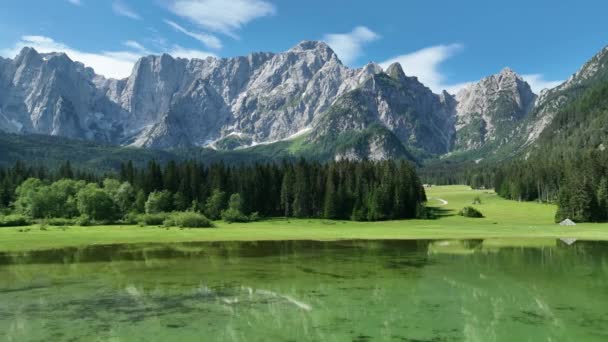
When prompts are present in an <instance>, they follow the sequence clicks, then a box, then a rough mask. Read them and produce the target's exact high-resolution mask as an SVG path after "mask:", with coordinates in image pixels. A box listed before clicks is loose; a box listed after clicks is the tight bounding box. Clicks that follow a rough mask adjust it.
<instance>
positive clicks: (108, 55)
mask: <svg viewBox="0 0 608 342" xmlns="http://www.w3.org/2000/svg"><path fill="white" fill-rule="evenodd" d="M123 44H124V45H125V46H128V47H129V48H130V49H131V50H134V51H130V50H126V51H101V52H86V51H80V50H77V49H74V48H71V47H70V46H68V45H66V44H63V43H61V42H57V41H55V40H53V39H52V38H49V37H44V36H23V37H21V40H19V41H18V42H17V43H16V44H15V45H14V46H13V47H12V48H9V49H4V50H0V55H2V56H5V57H8V58H13V57H15V56H16V55H18V54H19V52H20V51H21V49H23V48H24V47H26V46H27V47H32V48H34V49H36V50H37V51H38V52H40V53H49V52H64V53H65V54H67V55H68V56H69V57H70V58H71V59H72V60H74V61H79V62H82V63H83V64H84V65H86V66H89V67H92V68H93V69H95V72H96V73H97V74H99V75H103V76H106V77H111V78H117V79H121V78H125V77H128V76H129V75H130V74H131V71H132V69H133V65H134V64H135V62H137V60H138V59H139V58H141V57H142V56H143V55H149V54H158V53H159V52H150V51H148V50H147V49H146V48H145V47H144V46H142V45H141V44H139V43H137V42H136V41H132V40H131V41H126V42H124V43H123ZM162 52H166V53H169V54H170V55H172V56H174V57H182V58H206V57H209V56H215V55H214V54H212V53H209V52H205V51H199V50H188V49H184V48H182V47H180V46H174V47H173V48H171V49H168V50H166V51H162Z"/></svg>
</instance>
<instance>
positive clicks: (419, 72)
mask: <svg viewBox="0 0 608 342" xmlns="http://www.w3.org/2000/svg"><path fill="white" fill-rule="evenodd" d="M462 49H463V46H462V44H449V45H436V46H431V47H427V48H424V49H421V50H418V51H414V52H412V53H408V54H405V55H401V56H397V57H394V58H391V59H389V60H387V61H384V62H382V63H380V65H381V66H382V67H383V68H385V69H386V68H388V66H390V65H391V64H393V63H395V62H398V63H400V64H401V66H402V67H403V70H404V72H405V73H406V74H407V75H408V76H416V77H418V79H419V80H420V82H422V83H423V84H424V85H426V86H427V87H429V88H431V90H433V91H434V92H436V93H438V92H441V91H442V90H444V89H454V87H459V86H460V87H462V86H463V85H464V83H463V84H458V85H449V84H446V79H447V77H446V76H445V75H444V74H443V73H442V72H441V70H440V67H441V64H442V63H443V62H445V61H446V60H447V59H449V58H450V57H452V56H454V55H455V54H457V53H458V52H460V51H462Z"/></svg>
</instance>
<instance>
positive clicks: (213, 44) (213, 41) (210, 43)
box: [165, 19, 222, 49]
mask: <svg viewBox="0 0 608 342" xmlns="http://www.w3.org/2000/svg"><path fill="white" fill-rule="evenodd" d="M165 23H167V25H169V26H171V27H173V28H174V29H176V30H177V31H179V32H181V33H183V34H185V35H187V36H190V37H192V38H194V39H196V40H198V41H199V42H201V43H203V44H205V46H207V47H208V48H211V49H221V48H222V42H221V41H220V40H219V39H218V38H217V37H216V36H214V35H211V34H207V33H202V32H200V33H198V32H192V31H189V30H187V29H185V28H184V27H182V26H180V25H179V24H177V23H176V22H174V21H171V20H166V19H165Z"/></svg>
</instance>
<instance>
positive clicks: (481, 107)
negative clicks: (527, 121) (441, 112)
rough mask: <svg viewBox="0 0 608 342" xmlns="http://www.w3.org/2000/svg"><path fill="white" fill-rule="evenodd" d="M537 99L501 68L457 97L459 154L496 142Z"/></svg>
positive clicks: (513, 74) (519, 81) (520, 80)
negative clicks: (462, 151) (460, 151)
mask: <svg viewBox="0 0 608 342" xmlns="http://www.w3.org/2000/svg"><path fill="white" fill-rule="evenodd" d="M535 100H536V95H535V94H534V93H533V92H532V89H531V88H530V85H529V84H528V83H527V82H526V81H524V80H523V79H522V78H521V76H519V75H518V74H517V73H516V72H515V71H513V70H512V69H511V68H504V69H503V70H501V71H500V72H499V73H498V74H495V75H491V76H488V77H485V78H483V79H481V80H480V81H479V82H477V83H473V84H471V85H469V86H467V87H465V88H463V89H461V90H460V91H459V92H458V94H456V101H457V105H456V116H457V124H456V130H457V135H456V136H457V139H456V143H455V145H456V146H455V147H456V149H458V150H465V151H466V150H473V149H478V148H481V147H482V146H484V145H485V144H486V143H491V142H497V141H500V140H501V139H502V138H503V135H504V134H506V133H507V132H509V131H510V130H512V129H513V127H514V125H515V124H517V123H518V122H519V121H520V120H522V119H523V118H524V117H525V116H526V115H527V114H528V113H529V112H530V111H531V110H532V108H533V106H534V102H535Z"/></svg>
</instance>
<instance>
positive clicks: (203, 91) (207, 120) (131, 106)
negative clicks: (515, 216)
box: [0, 41, 608, 160]
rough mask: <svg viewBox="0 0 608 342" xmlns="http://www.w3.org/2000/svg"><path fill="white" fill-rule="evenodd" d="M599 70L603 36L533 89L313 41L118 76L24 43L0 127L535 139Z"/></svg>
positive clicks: (368, 143) (145, 134)
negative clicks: (467, 79)
mask: <svg viewBox="0 0 608 342" xmlns="http://www.w3.org/2000/svg"><path fill="white" fill-rule="evenodd" d="M601 79H608V48H605V49H604V50H602V51H601V52H600V53H599V54H598V55H596V56H595V57H594V58H593V59H592V60H590V61H589V62H588V63H587V64H585V66H584V67H583V68H582V69H581V70H580V71H578V72H577V73H576V74H575V75H573V76H572V77H571V79H569V80H568V81H567V82H565V83H564V84H562V85H560V86H559V87H557V88H555V89H552V90H549V91H546V92H543V93H542V94H541V95H540V96H538V97H537V96H536V95H535V94H534V93H533V92H532V91H531V89H530V87H529V85H528V84H527V83H526V82H525V81H524V80H523V79H522V78H521V77H520V76H518V75H517V74H516V73H514V72H513V71H512V70H510V69H504V70H503V71H501V72H500V73H499V74H496V75H492V76H490V77H487V78H484V79H482V80H481V81H479V82H478V83H475V84H472V85H470V86H468V87H466V88H465V89H463V90H462V91H460V92H459V93H458V94H457V95H456V96H452V95H450V94H448V93H446V92H443V93H441V94H434V93H433V92H432V91H431V90H430V89H428V88H427V87H425V86H424V85H423V84H422V83H420V82H419V81H418V79H417V78H415V77H408V76H406V75H405V74H404V72H403V69H402V68H401V66H400V65H399V64H393V65H391V66H390V67H389V68H388V69H387V70H382V68H381V67H380V66H378V65H377V64H374V63H370V64H368V65H366V66H364V67H363V68H360V69H350V68H348V67H345V66H344V65H343V64H342V63H341V62H340V60H339V59H338V57H337V56H336V54H335V53H334V52H333V51H332V50H331V49H330V48H329V47H328V46H327V45H326V44H324V43H322V42H310V41H305V42H302V43H300V44H298V45H297V46H295V47H294V48H292V49H290V50H288V51H286V52H283V53H278V54H273V53H253V54H250V55H249V56H246V57H235V58H223V59H216V58H207V59H204V60H200V59H192V60H187V59H179V58H178V59H175V58H173V57H171V56H169V55H162V56H148V57H144V58H141V59H140V60H139V61H138V62H137V64H136V65H135V66H134V68H133V72H132V74H131V76H129V77H128V78H126V79H122V80H114V79H105V78H104V77H101V76H99V75H96V74H95V73H94V71H93V70H92V69H90V68H86V67H85V66H84V65H82V64H81V63H78V62H74V61H71V60H70V59H69V58H68V57H67V56H66V55H65V54H58V53H55V54H39V53H37V52H36V51H35V50H33V49H30V48H25V49H23V50H22V52H21V53H20V54H19V55H18V56H17V57H15V58H14V59H2V58H0V131H5V132H11V133H22V134H27V133H38V134H47V135H56V136H65V137H70V138H79V139H88V140H94V141H98V142H104V143H111V144H118V145H133V146H142V147H153V148H177V147H192V146H208V147H212V148H226V149H234V148H239V147H246V146H251V145H257V144H260V143H272V142H275V141H280V140H284V139H289V138H291V137H294V136H300V135H302V134H303V133H305V134H306V138H305V140H304V143H305V144H307V145H310V146H315V148H316V150H314V149H313V150H314V151H317V150H318V151H321V152H323V153H325V154H327V155H328V156H329V157H332V158H335V159H344V158H349V159H374V160H377V159H387V158H400V157H406V158H412V156H413V155H416V156H421V157H433V156H439V155H444V154H446V153H450V152H453V151H457V152H474V153H478V154H479V153H481V154H484V153H485V154H489V153H495V152H496V151H497V150H498V149H501V148H503V147H505V146H508V147H512V146H513V145H517V146H516V147H517V148H519V147H525V146H526V145H529V144H532V143H533V142H535V141H536V139H537V138H538V137H539V135H540V134H541V133H542V132H543V131H544V130H545V128H546V127H547V126H548V125H549V123H551V121H552V120H553V118H554V117H555V114H556V113H557V111H559V110H560V108H563V107H564V105H566V104H567V103H569V102H570V101H572V100H573V99H574V98H576V97H577V96H578V94H581V93H582V92H583V91H584V90H585V89H587V88H588V87H590V86H591V85H592V84H594V82H595V81H596V80H601ZM476 158H477V157H476Z"/></svg>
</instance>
